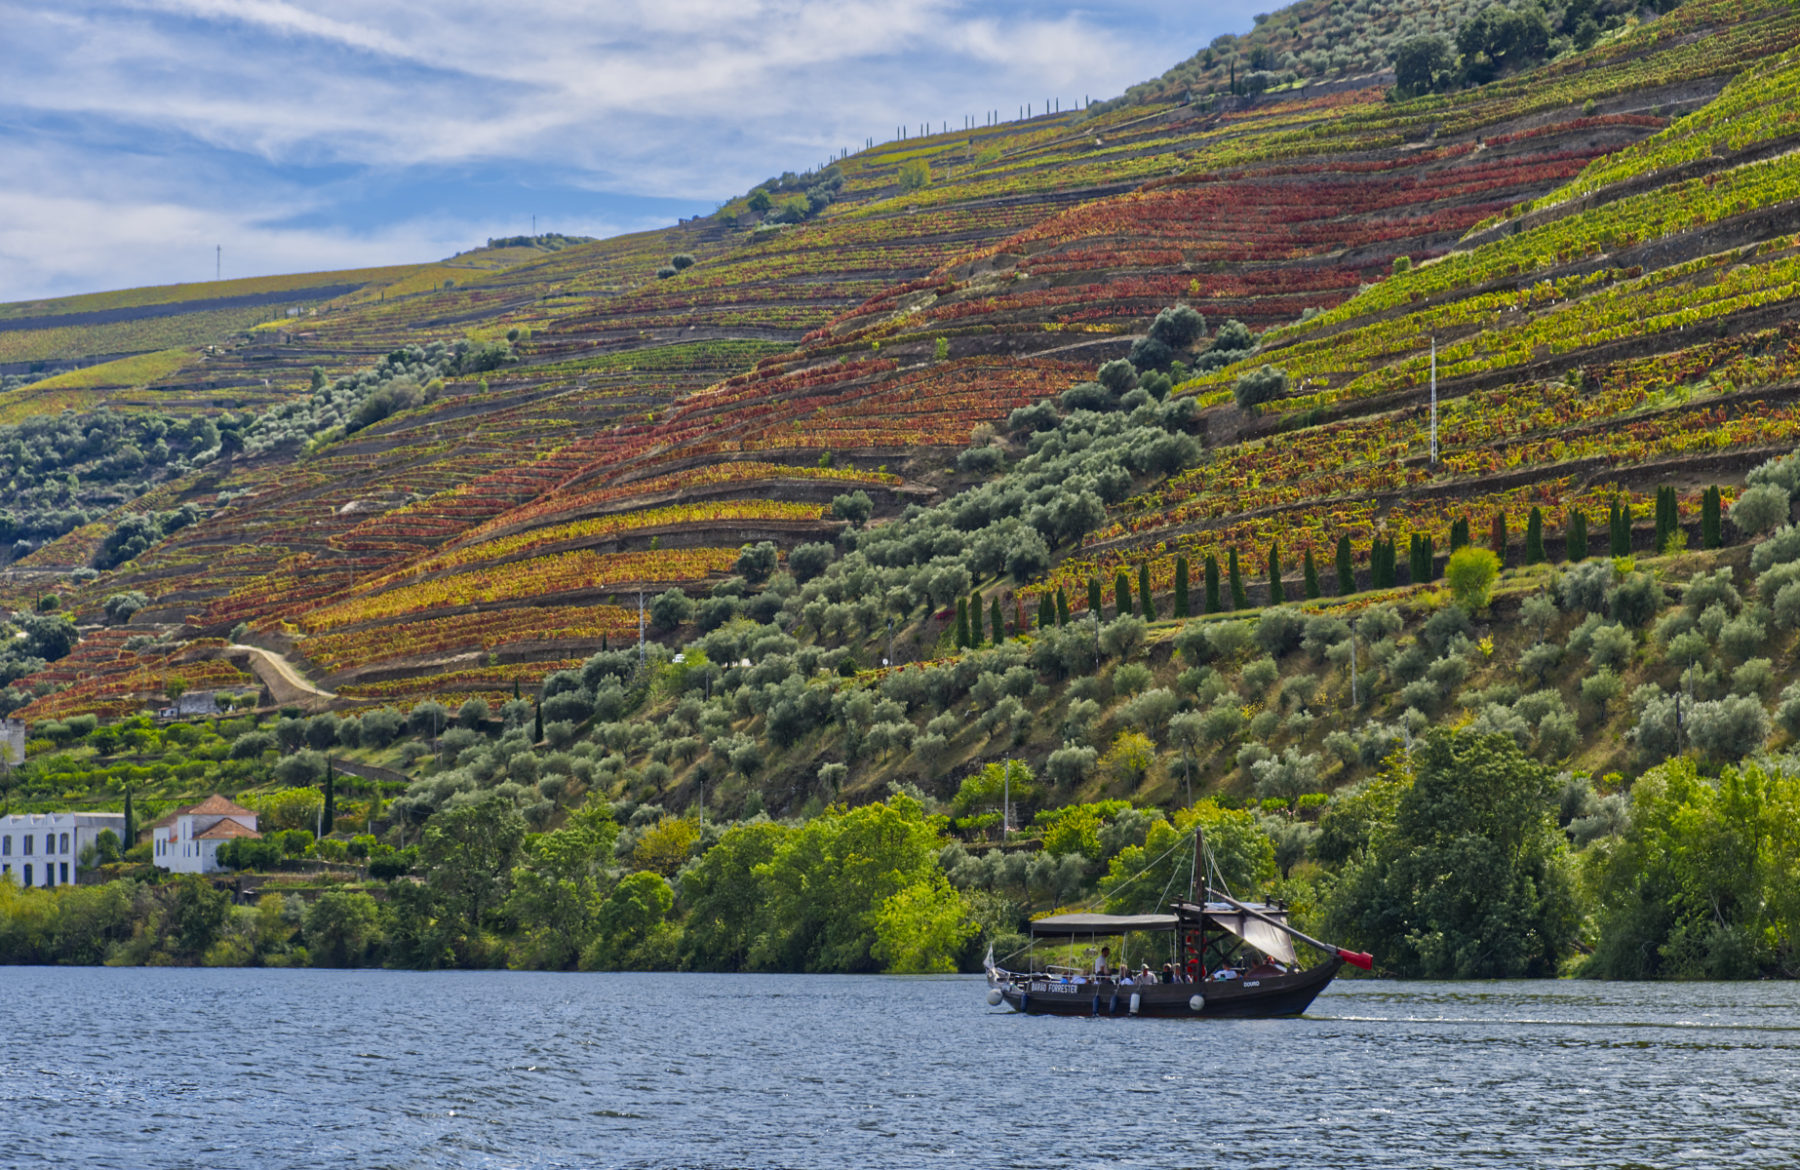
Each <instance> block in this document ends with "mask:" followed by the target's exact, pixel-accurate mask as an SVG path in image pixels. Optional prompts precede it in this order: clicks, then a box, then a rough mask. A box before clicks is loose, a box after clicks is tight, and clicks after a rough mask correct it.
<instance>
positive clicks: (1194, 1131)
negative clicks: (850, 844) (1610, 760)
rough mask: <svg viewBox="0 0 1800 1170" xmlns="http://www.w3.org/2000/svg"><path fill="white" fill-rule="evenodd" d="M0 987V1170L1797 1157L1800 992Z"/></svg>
mask: <svg viewBox="0 0 1800 1170" xmlns="http://www.w3.org/2000/svg"><path fill="white" fill-rule="evenodd" d="M984 993H985V985H984V984H983V983H982V982H981V981H980V980H979V979H971V978H967V977H955V978H943V979H882V978H834V977H826V976H814V977H795V978H786V977H769V976H708V975H535V974H522V973H504V972H502V973H466V972H459V973H445V974H416V973H402V972H384V971H367V972H327V971H248V970H109V969H103V968H101V969H87V968H83V969H52V968H42V969H32V968H17V967H13V968H0V1166H4V1167H13V1166H21V1167H37V1166H57V1167H72V1166H80V1167H122V1168H131V1170H137V1168H161V1167H204V1168H207V1170H221V1168H236V1167H246V1168H251V1167H254V1168H258V1170H263V1168H285V1167H308V1168H311V1167H359V1168H361V1167H371V1168H373V1167H481V1168H488V1167H494V1168H501V1167H507V1168H510V1167H582V1168H587V1167H644V1168H661V1167H834V1168H835V1167H849V1166H879V1167H889V1166H892V1167H911V1166H931V1167H936V1166H956V1167H1022V1168H1032V1170H1037V1168H1041V1167H1060V1166H1081V1167H1088V1166H1095V1167H1108V1166H1110V1167H1140V1166H1142V1167H1167V1166H1196V1167H1232V1168H1234V1170H1246V1168H1256V1167H1289V1166H1296V1167H1297V1166H1358V1167H1360V1166H1384V1167H1385V1166H1408V1167H1411V1166H1456V1167H1462V1166H1496V1167H1498V1166H1505V1167H1518V1166H1558V1167H1562V1166H1596V1167H1601V1166H1603V1167H1628V1166H1657V1167H1663V1166H1682V1165H1694V1166H1705V1167H1717V1166H1757V1167H1763V1166H1783V1167H1794V1166H1800V986H1796V985H1795V984H1769V983H1759V984H1706V985H1694V984H1687V985H1629V984H1627V985H1621V984H1610V985H1608V984H1592V983H1568V982H1559V983H1551V982H1540V983H1471V984H1444V983H1411V984H1402V983H1392V982H1384V981H1375V980H1369V981H1361V982H1350V981H1339V982H1338V983H1336V984H1334V985H1333V986H1332V987H1331V988H1330V989H1329V990H1328V991H1327V992H1326V993H1325V994H1324V995H1323V996H1321V997H1320V998H1319V1000H1318V1001H1317V1002H1316V1003H1315V1004H1314V1005H1313V1011H1312V1013H1311V1014H1310V1015H1309V1016H1307V1017H1306V1018H1304V1019H1298V1020H1275V1021H1185V1020H1133V1019H1116V1020H1115V1019H1100V1020H1083V1019H1077V1020H1058V1019H1046V1018H1028V1017H1023V1016H1017V1015H1013V1014H1011V1013H1008V1012H1005V1011H996V1010H994V1009H990V1008H989V1007H988V1006H987V1004H986V1002H985V999H984Z"/></svg>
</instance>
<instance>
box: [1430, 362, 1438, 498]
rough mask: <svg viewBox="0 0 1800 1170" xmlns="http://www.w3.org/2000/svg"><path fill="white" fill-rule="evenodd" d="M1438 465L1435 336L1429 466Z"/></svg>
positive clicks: (1432, 365)
mask: <svg viewBox="0 0 1800 1170" xmlns="http://www.w3.org/2000/svg"><path fill="white" fill-rule="evenodd" d="M1437 465H1438V442H1437V338H1435V337H1433V338H1432V339H1431V466H1432V467H1434V468H1435V467H1436V466H1437Z"/></svg>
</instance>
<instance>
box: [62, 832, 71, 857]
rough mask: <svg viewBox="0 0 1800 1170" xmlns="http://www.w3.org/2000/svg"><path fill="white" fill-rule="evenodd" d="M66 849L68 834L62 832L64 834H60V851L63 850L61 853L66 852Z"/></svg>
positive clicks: (67, 846) (67, 849)
mask: <svg viewBox="0 0 1800 1170" xmlns="http://www.w3.org/2000/svg"><path fill="white" fill-rule="evenodd" d="M68 851H69V835H68V834H67V833H64V834H63V835H62V849H61V852H63V853H67V852H68Z"/></svg>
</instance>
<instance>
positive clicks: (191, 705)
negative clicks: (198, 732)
mask: <svg viewBox="0 0 1800 1170" xmlns="http://www.w3.org/2000/svg"><path fill="white" fill-rule="evenodd" d="M217 714H219V697H218V694H217V692H214V691H194V692H192V693H191V694H185V695H182V696H181V697H180V698H179V699H176V700H175V705H174V706H172V707H163V708H161V709H160V710H158V711H157V713H156V717H157V718H158V719H161V720H162V721H164V722H165V723H166V722H169V721H171V720H174V719H210V718H212V717H213V716H215V715H217Z"/></svg>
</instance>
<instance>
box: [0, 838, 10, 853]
mask: <svg viewBox="0 0 1800 1170" xmlns="http://www.w3.org/2000/svg"><path fill="white" fill-rule="evenodd" d="M11 856H12V834H11V833H8V834H7V835H6V836H4V837H0V857H11Z"/></svg>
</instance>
